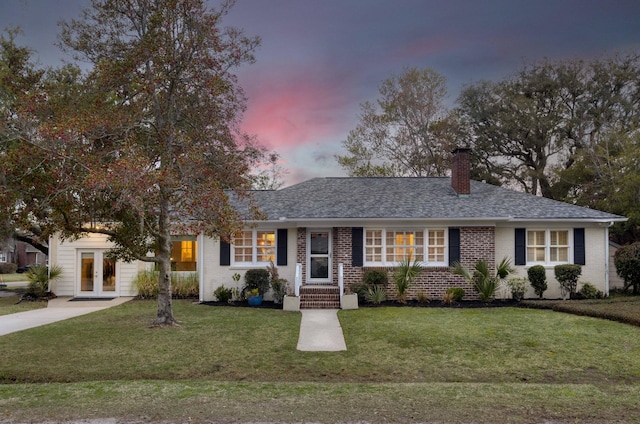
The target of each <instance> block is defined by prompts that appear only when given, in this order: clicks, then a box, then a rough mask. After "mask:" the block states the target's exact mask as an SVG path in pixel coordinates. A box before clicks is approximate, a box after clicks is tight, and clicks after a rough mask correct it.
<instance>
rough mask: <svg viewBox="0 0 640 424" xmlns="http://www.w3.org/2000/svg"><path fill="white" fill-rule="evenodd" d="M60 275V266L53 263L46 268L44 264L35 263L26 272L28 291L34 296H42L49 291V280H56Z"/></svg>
mask: <svg viewBox="0 0 640 424" xmlns="http://www.w3.org/2000/svg"><path fill="white" fill-rule="evenodd" d="M61 276H62V267H61V266H60V265H53V266H52V267H51V268H48V267H47V266H46V265H36V266H34V267H31V268H30V269H29V272H27V279H28V280H29V289H28V293H29V294H31V295H34V296H36V297H41V296H44V295H45V294H46V293H47V292H48V291H49V281H52V280H57V279H58V278H60V277H61Z"/></svg>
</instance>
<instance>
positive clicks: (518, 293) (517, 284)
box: [507, 278, 529, 302]
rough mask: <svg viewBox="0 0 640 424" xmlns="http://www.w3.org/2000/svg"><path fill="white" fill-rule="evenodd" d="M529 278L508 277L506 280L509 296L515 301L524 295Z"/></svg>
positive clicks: (518, 300)
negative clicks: (509, 290) (509, 291)
mask: <svg viewBox="0 0 640 424" xmlns="http://www.w3.org/2000/svg"><path fill="white" fill-rule="evenodd" d="M528 283H529V280H527V279H526V278H510V279H509V280H507V285H508V286H509V289H511V297H512V298H513V300H515V301H516V302H520V301H521V300H522V298H523V297H524V294H525V293H526V292H527V286H528V285H529V284H528Z"/></svg>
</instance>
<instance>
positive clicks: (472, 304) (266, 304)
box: [200, 299, 519, 309]
mask: <svg viewBox="0 0 640 424" xmlns="http://www.w3.org/2000/svg"><path fill="white" fill-rule="evenodd" d="M200 304H201V305H206V306H231V307H237V308H261V309H282V304H281V303H274V302H270V301H263V302H262V303H261V304H260V305H258V306H249V304H248V303H247V301H246V300H245V301H241V302H230V303H227V302H213V301H211V302H200ZM385 306H392V307H398V308H400V307H402V308H452V309H464V308H504V307H517V306H519V303H518V302H516V301H515V300H512V299H507V300H494V301H493V302H489V303H486V302H481V301H479V300H463V301H461V302H454V303H452V304H451V305H446V304H444V303H442V302H440V301H433V302H418V301H417V300H408V301H407V302H406V303H400V302H397V301H394V300H387V301H385V302H382V303H380V304H378V305H374V304H372V303H365V304H359V305H358V307H359V308H381V307H385Z"/></svg>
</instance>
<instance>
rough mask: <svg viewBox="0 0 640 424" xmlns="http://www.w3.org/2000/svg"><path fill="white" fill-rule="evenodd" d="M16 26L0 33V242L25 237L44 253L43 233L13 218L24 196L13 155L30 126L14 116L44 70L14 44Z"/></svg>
mask: <svg viewBox="0 0 640 424" xmlns="http://www.w3.org/2000/svg"><path fill="white" fill-rule="evenodd" d="M18 34H19V31H18V30H17V29H10V30H8V31H7V34H6V37H5V36H4V35H0V242H4V241H6V240H8V239H9V238H12V237H15V238H17V239H19V240H21V241H26V242H29V243H31V244H32V245H34V246H35V247H37V248H38V249H40V250H41V251H43V252H44V253H45V254H48V248H47V244H46V242H47V240H46V235H45V236H44V237H42V236H43V234H42V233H41V232H40V231H39V229H38V228H35V227H29V226H28V225H25V226H23V227H24V228H25V230H23V231H20V232H18V233H16V225H15V223H14V221H13V218H14V210H15V206H16V204H17V203H19V202H20V203H21V202H23V201H25V200H28V199H25V194H26V193H25V192H24V190H23V189H22V187H23V184H22V181H21V179H20V178H16V177H17V176H18V175H19V173H16V172H15V169H14V166H13V165H15V164H16V161H15V158H16V155H17V154H18V153H19V151H20V149H21V142H20V140H21V135H22V134H24V133H27V132H29V131H30V130H31V128H32V122H31V121H29V120H28V121H21V120H20V119H18V118H19V117H20V116H21V115H22V111H23V110H24V108H25V107H26V104H25V97H26V96H34V95H35V93H38V92H39V90H40V86H41V83H42V80H43V77H44V74H45V72H44V70H40V69H36V67H35V65H34V64H33V63H32V61H31V55H32V52H31V51H30V50H29V49H28V48H26V47H20V46H18V45H16V43H15V38H16V36H17V35H18ZM34 159H35V158H33V157H24V158H23V163H21V164H19V166H21V167H22V166H24V167H33V166H34V165H36V164H37V162H36V161H34Z"/></svg>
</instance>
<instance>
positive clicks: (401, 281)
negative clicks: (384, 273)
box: [393, 256, 422, 303]
mask: <svg viewBox="0 0 640 424" xmlns="http://www.w3.org/2000/svg"><path fill="white" fill-rule="evenodd" d="M421 269H422V265H421V264H420V262H418V260H414V261H413V263H412V262H411V256H408V257H405V258H404V259H403V260H401V261H400V264H399V265H398V266H397V267H396V269H395V270H394V272H393V281H394V282H395V283H396V295H397V297H398V301H399V302H400V303H406V302H407V290H409V286H411V284H412V283H413V280H415V278H416V277H417V276H418V274H419V273H420V270H421Z"/></svg>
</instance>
